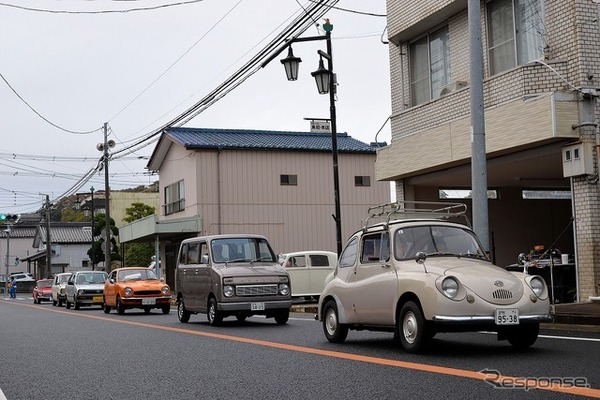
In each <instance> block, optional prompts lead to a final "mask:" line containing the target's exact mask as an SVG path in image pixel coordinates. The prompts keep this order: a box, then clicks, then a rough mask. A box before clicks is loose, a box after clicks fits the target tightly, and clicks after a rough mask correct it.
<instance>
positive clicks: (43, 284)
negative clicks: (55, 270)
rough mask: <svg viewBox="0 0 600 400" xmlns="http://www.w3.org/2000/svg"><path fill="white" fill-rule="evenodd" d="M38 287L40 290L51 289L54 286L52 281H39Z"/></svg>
mask: <svg viewBox="0 0 600 400" xmlns="http://www.w3.org/2000/svg"><path fill="white" fill-rule="evenodd" d="M37 286H38V287H40V288H43V287H51V286H52V281H50V280H46V281H38V283H37Z"/></svg>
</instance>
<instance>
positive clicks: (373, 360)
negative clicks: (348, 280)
mask: <svg viewBox="0 0 600 400" xmlns="http://www.w3.org/2000/svg"><path fill="white" fill-rule="evenodd" d="M19 306H24V307H32V308H38V309H42V310H46V311H51V312H55V313H57V314H65V315H71V316H76V317H83V318H91V319H97V320H100V321H107V322H114V323H119V324H124V325H132V326H139V327H143V328H150V329H158V330H163V331H169V332H177V333H184V334H188V335H195V336H202V337H208V338H213V339H222V340H228V341H234V342H238V343H247V344H253V345H257V346H263V347H270V348H275V349H281V350H288V351H296V352H299V353H306V354H315V355H320V356H326V357H334V358H339V359H343V360H350V361H358V362H365V363H370V364H376V365H385V366H388V367H396V368H404V369H410V370H415V371H423V372H430V373H434V374H441V375H447V376H456V377H460V378H469V379H475V380H478V381H482V382H485V381H486V378H488V375H485V374H483V373H481V372H478V371H470V370H465V369H458V368H451V367H443V366H439V365H431V364H421V363H415V362H409V361H399V360H392V359H388V358H379V357H371V356H362V355H359V354H352V353H343V352H340V351H332V350H322V349H316V348H312V347H305V346H297V345H293V344H285V343H278V342H270V341H266V340H260V339H251V338H246V337H241V336H233V335H225V334H221V333H215V332H203V331H194V330H191V329H185V328H175V327H171V326H160V325H153V324H147V323H144V322H134V321H125V320H119V319H114V318H109V317H104V316H97V315H85V314H78V313H74V312H71V311H62V310H55V309H51V308H48V307H43V306H38V305H31V304H19ZM495 378H496V379H498V381H512V382H514V381H515V380H519V382H522V384H523V385H526V387H527V388H528V389H539V390H546V391H551V392H558V393H566V394H572V395H577V396H585V397H588V398H598V399H600V389H594V388H587V387H578V386H562V385H559V384H556V383H549V382H544V381H542V380H538V379H533V378H521V377H514V376H509V375H497V376H495ZM0 400H1V399H0Z"/></svg>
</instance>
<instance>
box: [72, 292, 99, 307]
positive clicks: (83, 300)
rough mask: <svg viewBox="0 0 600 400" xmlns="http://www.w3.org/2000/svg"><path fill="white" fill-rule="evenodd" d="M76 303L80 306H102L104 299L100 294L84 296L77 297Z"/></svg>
mask: <svg viewBox="0 0 600 400" xmlns="http://www.w3.org/2000/svg"><path fill="white" fill-rule="evenodd" d="M76 300H77V303H78V304H81V305H93V304H103V303H104V298H103V297H102V295H101V294H96V295H93V296H92V295H85V296H77V297H76Z"/></svg>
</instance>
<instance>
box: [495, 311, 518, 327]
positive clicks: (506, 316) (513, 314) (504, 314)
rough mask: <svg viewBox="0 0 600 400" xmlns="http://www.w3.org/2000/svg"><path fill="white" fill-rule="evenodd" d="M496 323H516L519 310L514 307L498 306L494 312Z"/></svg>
mask: <svg viewBox="0 0 600 400" xmlns="http://www.w3.org/2000/svg"><path fill="white" fill-rule="evenodd" d="M494 319H495V321H496V325H518V324H519V310H518V309H516V308H500V309H497V310H496V312H495V313H494Z"/></svg>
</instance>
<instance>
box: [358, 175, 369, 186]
mask: <svg viewBox="0 0 600 400" xmlns="http://www.w3.org/2000/svg"><path fill="white" fill-rule="evenodd" d="M354 186H371V177H370V176H355V177H354Z"/></svg>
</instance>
